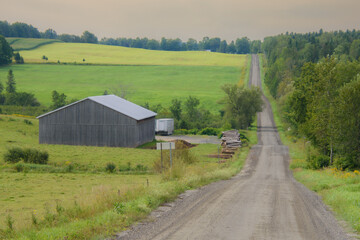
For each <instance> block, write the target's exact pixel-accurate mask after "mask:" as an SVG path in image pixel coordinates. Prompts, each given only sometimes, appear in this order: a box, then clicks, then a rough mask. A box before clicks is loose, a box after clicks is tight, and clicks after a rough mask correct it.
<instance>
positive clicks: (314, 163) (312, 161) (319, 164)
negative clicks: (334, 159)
mask: <svg viewBox="0 0 360 240" xmlns="http://www.w3.org/2000/svg"><path fill="white" fill-rule="evenodd" d="M307 161H308V163H309V167H310V168H312V169H320V168H324V167H328V166H329V165H330V158H329V157H328V156H325V155H318V156H312V157H311V158H309V159H307Z"/></svg>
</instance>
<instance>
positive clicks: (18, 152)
mask: <svg viewBox="0 0 360 240" xmlns="http://www.w3.org/2000/svg"><path fill="white" fill-rule="evenodd" d="M21 160H23V161H24V162H25V163H34V164H46V163H47V162H48V160H49V154H48V153H47V152H46V151H39V150H37V149H32V148H24V149H22V148H19V147H13V148H10V149H9V150H8V151H7V152H6V153H5V154H4V161H5V162H11V163H17V162H19V161H21Z"/></svg>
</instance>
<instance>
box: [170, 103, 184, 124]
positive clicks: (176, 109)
mask: <svg viewBox="0 0 360 240" xmlns="http://www.w3.org/2000/svg"><path fill="white" fill-rule="evenodd" d="M169 110H170V112H171V114H172V116H173V117H174V118H175V119H176V120H178V121H179V120H180V118H181V112H182V109H181V101H180V100H179V99H176V98H175V99H173V100H171V106H170V108H169Z"/></svg>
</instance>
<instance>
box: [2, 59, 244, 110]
mask: <svg viewBox="0 0 360 240" xmlns="http://www.w3.org/2000/svg"><path fill="white" fill-rule="evenodd" d="M243 58H244V59H243V61H245V59H246V58H245V57H243ZM9 69H12V70H13V72H14V75H15V80H16V83H17V89H18V91H26V92H31V93H34V94H35V97H36V98H37V99H38V100H39V101H40V103H42V104H44V105H46V106H49V105H51V92H52V91H53V90H56V91H58V92H61V93H65V94H66V95H67V96H68V99H73V98H75V99H82V98H85V97H88V96H96V95H102V94H103V93H104V91H105V90H108V92H109V93H111V91H112V90H113V89H123V88H125V90H126V91H127V93H128V94H127V96H126V97H127V99H128V100H130V101H133V102H134V103H137V104H144V103H145V102H149V103H150V105H154V104H159V103H161V104H162V105H163V106H168V105H170V103H171V100H172V99H173V98H180V99H185V98H186V97H188V96H189V95H192V96H196V97H197V98H199V99H200V103H201V105H202V106H203V107H205V108H206V109H208V110H212V111H217V110H219V109H220V105H219V104H218V103H217V101H218V100H219V99H220V98H222V97H223V96H224V93H223V91H222V90H221V86H222V85H223V84H225V83H236V82H238V81H239V80H240V78H241V74H242V70H241V68H240V67H226V66H225V67H224V66H222V67H218V66H84V65H52V64H24V65H20V64H17V65H12V66H8V67H1V68H0V79H6V76H7V72H8V70H9ZM244 71H246V70H244ZM0 81H1V80H0ZM2 82H3V83H5V82H4V80H3V81H2Z"/></svg>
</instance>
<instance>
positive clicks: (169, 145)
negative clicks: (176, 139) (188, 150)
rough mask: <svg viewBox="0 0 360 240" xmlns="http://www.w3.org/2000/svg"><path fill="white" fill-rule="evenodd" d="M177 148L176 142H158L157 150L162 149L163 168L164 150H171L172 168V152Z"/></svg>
mask: <svg viewBox="0 0 360 240" xmlns="http://www.w3.org/2000/svg"><path fill="white" fill-rule="evenodd" d="M174 149H175V143H172V142H160V143H156V150H160V151H161V170H162V169H163V156H162V150H170V168H172V152H171V150H174Z"/></svg>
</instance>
